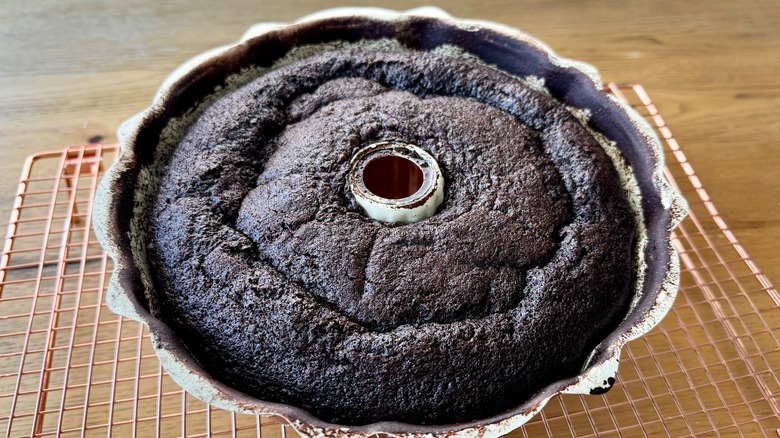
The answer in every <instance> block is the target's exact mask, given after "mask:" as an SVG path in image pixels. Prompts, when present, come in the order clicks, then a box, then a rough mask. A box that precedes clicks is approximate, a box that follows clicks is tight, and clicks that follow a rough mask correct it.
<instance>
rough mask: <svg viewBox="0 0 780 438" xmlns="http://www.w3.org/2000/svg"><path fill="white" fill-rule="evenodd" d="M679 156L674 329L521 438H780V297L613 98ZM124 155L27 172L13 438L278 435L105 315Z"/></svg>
mask: <svg viewBox="0 0 780 438" xmlns="http://www.w3.org/2000/svg"><path fill="white" fill-rule="evenodd" d="M605 89H606V90H608V91H609V92H611V93H613V94H614V95H615V96H617V97H618V98H620V99H622V100H624V101H626V102H628V103H630V104H631V105H632V106H633V107H634V108H635V109H637V110H638V111H640V112H641V113H642V114H643V115H644V116H645V117H646V118H647V119H648V120H649V121H650V122H651V123H652V124H653V125H654V126H655V127H656V128H657V130H658V133H659V134H660V136H661V138H662V139H663V140H664V142H665V145H666V148H665V149H666V151H665V152H666V158H667V168H666V169H665V171H666V175H667V177H668V178H669V179H670V180H671V181H672V182H673V184H674V185H675V186H676V187H677V188H678V189H679V190H680V191H681V192H682V193H683V195H684V196H685V197H686V198H687V199H688V200H689V202H690V204H691V213H690V215H689V217H688V218H687V219H686V220H685V221H684V222H683V223H682V225H681V226H680V227H679V229H678V230H677V232H676V233H675V240H674V242H675V245H676V246H677V248H678V250H679V251H680V257H681V261H682V265H683V272H682V278H681V288H680V293H679V295H678V298H677V301H676V302H675V304H674V307H673V308H672V310H671V311H670V313H669V315H668V316H667V317H666V318H665V319H664V320H663V322H662V323H661V325H660V326H659V327H657V328H656V329H654V330H653V331H652V332H650V333H649V334H647V335H646V336H644V337H643V338H641V339H639V340H636V341H634V342H631V343H630V344H628V346H627V348H625V349H624V351H623V354H622V357H621V366H620V371H619V377H618V382H617V384H616V385H615V387H613V389H612V390H611V391H609V392H608V393H607V394H605V395H603V396H578V395H563V396H559V397H556V398H554V399H553V400H552V401H551V402H550V403H549V404H548V406H547V407H546V408H545V409H544V410H543V411H542V412H541V414H540V415H538V416H537V417H535V418H534V419H533V420H532V421H530V422H529V423H528V424H526V425H525V426H524V427H522V428H521V429H519V430H517V431H516V432H513V433H512V436H517V437H519V436H524V437H527V436H544V435H547V436H637V435H645V436H674V437H683V436H697V437H698V436H708V435H711V436H721V435H726V436H761V435H763V436H780V420H779V419H778V418H780V381H779V380H778V375H777V374H778V368H780V342H778V338H780V315H779V313H780V312H778V307H780V294H778V292H777V290H776V289H774V288H773V287H772V285H771V284H770V282H769V281H768V280H767V279H766V277H764V276H763V275H762V274H761V272H760V270H759V269H758V267H757V266H756V265H755V263H753V261H752V260H751V259H750V257H749V256H748V254H747V253H746V252H745V250H744V248H742V246H740V244H739V243H738V241H737V239H736V238H735V236H734V235H733V233H732V232H731V231H730V230H729V228H728V227H727V226H726V224H725V222H724V221H723V219H722V218H721V217H720V215H719V214H718V212H717V210H716V209H715V206H714V204H713V203H712V201H711V200H710V198H709V196H708V195H707V192H706V191H705V190H704V188H703V186H702V184H701V182H700V181H699V178H698V177H697V176H696V174H695V172H694V171H693V168H692V167H691V165H690V163H689V162H688V161H687V159H686V157H685V154H684V153H683V151H682V149H681V148H680V146H679V145H678V144H677V142H676V141H675V139H674V137H673V136H672V134H671V131H670V130H669V128H668V127H667V126H666V124H665V122H664V120H663V118H662V117H661V115H660V114H659V113H658V111H657V109H656V107H655V106H654V105H653V103H652V101H651V100H650V98H649V96H648V95H647V93H646V92H645V90H644V89H643V88H642V87H641V86H640V85H636V84H615V83H610V84H607V85H606V87H605ZM117 153H118V149H117V146H116V145H86V146H78V147H70V148H66V149H61V150H54V151H48V152H41V153H38V154H35V155H32V156H31V157H29V158H28V159H27V161H26V163H25V165H24V169H23V172H22V175H21V178H20V181H19V187H18V191H17V196H16V199H15V202H14V206H13V210H12V213H11V219H10V222H9V224H8V233H7V234H6V237H5V243H4V247H3V252H2V258H0V415H2V416H0V431H3V430H4V431H5V436H6V437H26V436H36V437H45V436H97V435H109V436H143V437H146V436H188V437H202V436H206V437H210V436H232V437H238V436H271V437H278V436H281V437H286V436H287V435H288V434H290V435H294V434H295V432H294V431H293V430H292V429H291V428H290V427H289V426H286V425H283V424H280V423H278V422H277V421H276V420H272V419H265V418H260V417H256V416H249V415H240V414H233V413H229V412H225V411H221V410H218V409H215V408H211V407H209V406H207V405H205V404H203V403H202V402H200V401H198V400H196V399H195V398H193V397H191V396H190V395H188V394H186V393H185V392H183V391H182V390H181V389H180V388H179V387H178V386H177V385H176V384H175V383H174V382H173V381H172V380H171V379H170V378H169V377H168V376H167V374H166V373H165V371H164V370H163V369H162V368H161V366H160V364H159V362H158V361H157V358H156V356H155V354H154V352H153V350H152V347H151V344H150V342H149V339H148V333H147V330H146V329H145V328H144V327H143V326H142V325H140V324H138V323H137V322H135V321H132V320H128V319H124V318H120V317H118V316H116V315H114V314H113V313H111V312H110V311H108V309H107V308H106V307H105V302H104V292H105V288H106V285H107V280H108V278H109V276H110V274H111V269H112V263H111V261H110V259H108V258H107V256H106V254H105V253H104V252H103V251H102V250H101V248H100V245H99V244H98V243H97V241H96V240H95V238H94V235H93V234H92V232H91V222H90V216H89V212H90V211H91V208H92V199H93V196H94V193H95V188H96V186H97V183H98V180H99V178H100V176H101V175H102V173H103V171H104V165H103V163H109V162H111V161H112V160H113V159H114V157H115V156H116V154H117Z"/></svg>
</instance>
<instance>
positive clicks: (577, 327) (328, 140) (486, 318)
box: [147, 50, 634, 424]
mask: <svg viewBox="0 0 780 438" xmlns="http://www.w3.org/2000/svg"><path fill="white" fill-rule="evenodd" d="M393 139H394V140H399V141H405V142H409V143H413V144H417V145H419V146H420V147H423V148H424V149H426V150H427V151H429V152H430V153H431V154H432V155H434V157H435V158H436V159H437V161H438V162H439V164H440V166H441V168H442V171H443V172H444V174H445V179H446V181H447V193H446V194H445V200H444V203H443V204H442V206H441V207H440V208H439V211H438V213H437V214H435V215H434V216H433V217H431V218H429V219H426V220H424V221H421V222H418V223H415V224H407V225H391V224H386V223H381V222H377V221H373V220H371V219H369V218H367V217H365V216H364V215H362V214H361V212H360V210H359V208H357V206H356V205H355V202H354V199H351V195H350V193H349V191H348V190H347V189H346V186H345V184H344V181H345V179H346V178H345V175H346V172H347V170H348V163H349V158H350V157H351V155H352V153H354V152H355V151H357V150H359V149H360V148H361V147H363V146H365V145H367V144H369V143H371V142H374V141H379V140H393ZM149 225H150V226H149V229H148V234H147V250H148V257H149V261H150V265H151V269H152V271H153V274H154V275H153V278H155V281H156V282H157V284H156V285H155V286H156V289H157V290H158V295H159V297H158V298H159V300H160V301H159V305H160V309H159V313H160V316H161V318H162V319H163V320H164V321H165V322H167V323H168V324H170V325H171V326H172V327H173V328H174V330H176V332H177V333H178V334H179V335H180V336H181V337H182V340H183V341H184V342H185V344H186V345H187V346H188V348H189V349H190V350H191V351H192V353H193V355H194V356H195V357H196V358H197V360H198V361H199V363H200V365H201V366H202V367H204V368H205V369H206V370H208V371H209V372H210V373H211V374H212V375H214V376H216V377H218V378H219V379H221V380H223V381H224V382H226V383H228V384H229V385H231V386H234V387H237V388H241V389H242V390H243V391H244V392H247V393H249V394H252V395H254V396H257V397H258V398H262V399H264V400H269V401H278V402H284V403H288V404H293V405H296V406H300V407H303V408H305V409H307V410H309V411H310V412H312V413H314V414H315V415H317V416H318V417H320V418H322V419H325V420H326V421H330V422H334V423H342V424H365V423H370V422H375V421H380V420H395V421H404V422H410V423H418V424H447V423H455V422H463V421H469V420H474V419H478V418H484V417H486V416H489V415H493V414H497V413H499V412H501V411H503V410H505V409H508V408H510V407H513V406H516V405H517V404H518V403H520V402H522V401H523V400H526V399H528V397H530V396H531V395H532V394H533V393H534V392H536V391H537V390H539V389H541V388H542V387H544V386H546V385H548V384H550V383H551V382H553V381H556V380H558V379H561V378H565V377H568V376H571V375H574V374H576V373H577V372H578V371H579V370H580V369H581V368H582V366H583V365H584V363H585V360H586V358H587V356H588V354H589V353H590V352H591V351H592V350H593V348H594V347H595V345H596V344H597V343H598V342H599V341H600V340H601V339H603V337H604V336H605V334H606V333H609V332H610V331H611V330H613V329H614V328H615V326H616V325H617V324H618V323H619V322H620V320H621V319H622V317H623V316H624V315H625V311H626V307H627V305H628V301H629V299H630V297H631V295H632V287H631V286H632V272H633V263H634V261H633V255H632V253H633V238H634V223H633V219H632V215H631V211H630V209H629V207H628V204H627V201H626V199H625V195H624V193H623V191H622V189H621V186H620V181H619V178H618V176H617V174H616V172H615V169H614V168H613V165H612V162H611V160H610V159H609V157H608V156H607V155H606V153H605V152H604V150H603V149H602V148H601V146H600V145H599V144H598V142H597V141H596V140H595V139H594V138H593V137H592V135H591V134H590V133H589V132H588V130H587V129H585V128H584V127H583V126H582V125H581V123H580V122H579V121H578V120H577V119H576V118H575V117H574V116H573V115H572V114H571V113H570V112H569V111H568V110H567V109H566V108H564V106H563V105H562V104H560V103H558V102H557V101H555V100H553V99H552V98H550V97H549V96H546V95H545V94H543V93H540V92H538V91H535V90H534V89H533V88H532V87H529V86H528V85H527V84H526V83H524V82H523V81H521V80H519V79H517V78H515V77H512V76H509V75H507V74H505V73H502V72H500V71H498V70H495V69H492V68H490V67H488V66H485V65H483V64H480V63H477V62H475V61H471V60H467V59H458V58H453V57H445V56H441V55H436V54H433V53H428V52H420V51H409V52H403V53H389V52H365V51H352V50H340V51H333V52H329V53H325V54H322V55H318V56H315V57H311V58H307V59H306V60H305V61H303V62H298V63H293V64H291V65H289V66H286V67H282V68H280V69H277V70H275V71H272V72H270V73H268V74H266V75H263V76H261V77H259V78H258V79H256V80H255V81H253V82H251V83H249V84H247V85H245V86H244V87H241V88H239V89H238V90H236V91H233V92H231V93H229V94H227V95H226V96H224V97H223V98H221V99H220V100H219V101H217V102H216V103H215V104H213V105H212V106H211V107H209V108H208V109H207V110H206V112H205V113H204V114H203V115H202V116H201V117H200V118H199V120H198V121H197V122H196V123H195V124H193V125H192V127H191V128H190V129H189V131H188V133H187V134H186V135H185V137H184V138H183V140H182V141H181V142H180V143H179V145H178V146H177V147H176V148H175V150H174V151H173V154H172V156H171V158H170V161H169V162H168V165H167V167H166V171H165V173H164V174H163V177H162V178H161V181H160V185H159V189H158V191H157V194H156V196H155V199H154V204H153V208H152V212H151V214H150V222H149ZM573 333H576V334H577V336H572V334H573Z"/></svg>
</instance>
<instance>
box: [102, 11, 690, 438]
mask: <svg viewBox="0 0 780 438" xmlns="http://www.w3.org/2000/svg"><path fill="white" fill-rule="evenodd" d="M382 39H385V40H387V39H389V40H397V42H399V43H400V44H401V45H403V46H406V47H408V48H412V49H422V50H426V49H431V48H434V47H437V46H440V45H442V44H448V45H454V46H457V47H459V49H460V50H462V51H464V52H466V53H468V54H470V55H474V56H476V57H477V58H479V59H481V60H482V62H484V63H486V64H490V65H493V66H494V67H496V68H498V69H501V70H504V71H506V72H508V73H510V74H512V75H515V76H518V77H528V76H533V77H536V78H539V79H541V80H543V81H544V84H545V86H546V87H547V90H548V91H549V93H550V94H552V95H553V96H554V97H555V98H557V99H558V100H560V101H562V102H563V103H565V104H566V105H568V106H570V107H573V108H577V109H580V110H586V111H580V114H586V117H588V119H587V121H586V123H588V126H589V128H592V129H593V130H594V131H598V132H601V133H603V134H605V135H606V137H607V138H609V139H610V140H612V141H614V142H615V143H614V144H616V145H617V149H618V150H619V151H620V155H621V156H622V157H623V160H624V161H625V163H626V164H627V166H622V167H621V166H617V168H618V171H619V172H620V173H621V175H622V177H623V179H624V180H625V181H629V182H630V184H628V185H629V186H630V187H627V191H628V192H629V193H630V194H629V197H630V199H631V201H632V202H633V204H634V206H635V210H636V212H635V214H636V215H637V217H638V218H639V219H640V221H639V223H640V225H639V228H640V235H639V237H640V239H639V241H640V244H638V245H637V260H638V262H637V263H638V265H637V267H636V269H637V284H636V290H637V296H636V297H635V298H634V301H633V303H632V308H631V310H630V311H629V314H628V316H627V317H626V318H625V319H624V320H623V322H622V323H621V324H620V325H619V326H618V327H617V328H616V329H615V330H614V331H613V332H612V333H611V334H610V335H609V336H607V337H606V338H605V339H604V340H603V342H601V343H600V344H599V345H598V346H597V347H596V349H595V350H594V351H593V353H592V355H591V356H590V358H589V360H588V362H587V364H586V365H585V366H584V367H583V369H582V371H581V372H580V374H578V375H576V376H571V377H570V378H567V379H564V380H560V381H556V382H554V383H552V384H550V385H548V386H547V387H545V388H543V389H542V390H540V391H539V392H538V393H537V394H535V395H534V396H533V397H532V398H530V399H529V400H527V401H525V402H524V403H522V404H520V405H519V406H516V407H515V408H513V409H510V410H508V411H506V412H502V413H500V414H498V415H495V416H493V417H490V418H484V419H481V420H478V421H474V422H468V423H459V424H448V425H435V426H431V425H415V424H407V423H399V422H380V423H374V424H368V425H363V426H342V425H337V424H330V423H327V422H324V421H322V420H320V419H318V418H316V417H315V416H313V415H312V414H310V413H309V412H307V411H305V410H303V409H301V408H297V407H294V406H289V405H286V404H280V403H270V402H267V401H263V400H260V399H257V398H254V397H252V396H249V395H247V394H244V393H242V392H241V391H239V390H237V389H235V388H231V387H229V386H227V385H225V384H223V383H221V382H220V381H218V380H216V379H215V378H214V377H212V376H211V375H209V374H208V373H207V372H205V371H204V370H203V369H202V368H201V367H200V366H199V365H198V363H197V362H196V360H195V359H194V358H193V357H192V355H191V354H190V352H189V350H188V349H187V348H186V347H185V345H184V344H183V343H182V342H181V341H180V340H179V338H178V337H177V335H176V333H174V332H173V330H172V329H171V328H169V327H168V326H167V325H166V324H165V323H164V322H162V321H160V320H159V319H157V318H155V317H154V316H153V315H152V313H151V312H150V310H149V309H150V308H152V307H153V306H154V291H153V287H152V282H151V281H150V280H149V268H148V263H147V261H146V256H145V243H144V240H143V239H144V233H143V231H142V229H139V224H142V221H141V220H139V218H141V217H143V215H144V213H145V212H144V207H143V196H145V195H146V196H148V194H149V193H150V192H152V191H153V188H154V185H155V181H154V172H153V168H154V164H155V163H156V162H157V161H156V160H158V158H159V157H160V155H164V151H165V149H166V147H167V148H169V147H170V146H172V145H175V144H176V142H177V139H178V138H180V136H181V135H182V133H183V131H184V130H185V129H186V127H187V126H188V123H189V122H190V121H191V120H192V119H193V118H194V117H195V116H196V115H197V114H198V111H197V109H196V108H203V107H204V106H207V105H208V104H210V103H211V102H213V101H214V100H215V99H216V97H218V96H220V95H223V94H224V93H225V92H227V91H229V90H232V89H235V88H236V87H237V86H239V85H241V84H243V83H246V82H247V81H248V80H249V79H251V78H253V77H256V76H257V75H259V74H262V73H263V72H265V71H267V70H268V69H269V67H272V66H274V62H275V61H277V60H279V59H281V58H282V57H284V56H285V55H286V54H288V53H291V52H290V51H291V50H292V49H295V47H300V46H304V47H303V48H302V49H300V50H297V51H296V50H293V51H294V52H296V56H297V58H298V59H300V58H302V57H305V56H307V54H308V55H312V54H315V53H316V52H317V51H318V50H319V51H322V50H325V49H327V48H328V47H333V45H334V43H335V44H338V42H344V41H347V42H352V43H354V42H358V43H359V42H365V41H368V42H370V41H379V40H382ZM601 85H602V84H601V80H600V78H599V76H598V73H597V71H596V69H595V68H593V67H592V66H590V65H587V64H583V63H580V62H576V61H571V60H567V59H563V58H560V57H558V56H557V55H555V53H553V52H552V51H551V50H550V49H549V48H548V47H546V46H545V45H544V44H542V43H540V42H539V41H537V40H535V39H533V38H532V37H530V36H528V35H526V34H524V33H521V32H519V31H517V30H515V29H512V28H508V27H505V26H501V25H498V24H495V23H490V22H484V21H474V20H460V19H454V18H452V17H451V16H449V15H448V14H446V13H445V12H443V11H441V10H439V9H437V8H431V7H425V8H419V9H414V10H410V11H406V12H395V11H389V10H384V9H375V8H340V9H331V10H326V11H322V12H320V13H317V14H314V15H310V16H308V17H305V18H303V19H301V20H299V21H297V22H295V23H293V24H277V23H264V24H259V25H256V26H254V27H252V28H251V29H250V30H249V31H248V32H247V33H246V34H245V35H244V37H243V38H242V39H241V40H240V41H239V42H237V43H235V44H231V45H228V46H224V47H220V48H217V49H214V50H211V51H209V52H206V53H204V54H202V55H200V56H198V57H196V58H194V59H192V60H190V61H188V62H187V63H185V64H184V65H182V66H181V67H179V68H178V69H177V70H176V71H175V72H174V73H172V74H171V76H170V77H169V78H168V79H167V80H166V81H165V83H164V84H163V85H162V87H161V88H160V90H159V92H158V93H157V95H156V96H155V98H154V101H153V103H152V105H151V106H150V107H149V108H148V109H147V110H146V111H144V112H142V113H140V114H138V115H136V116H135V117H133V118H131V119H130V120H128V121H126V122H125V123H124V124H123V125H122V126H121V127H120V128H119V130H118V136H119V139H120V142H121V145H122V149H121V156H120V158H119V160H118V161H117V162H116V163H115V164H114V165H113V166H112V167H111V169H110V170H109V171H108V174H107V175H106V177H105V178H104V179H103V181H102V182H101V184H100V187H99V190H98V193H97V196H96V199H95V207H94V211H93V216H94V226H95V230H96V232H97V236H98V239H99V240H100V242H101V244H102V245H103V247H104V248H105V250H106V252H107V253H108V254H109V255H110V256H111V258H112V259H113V260H114V262H115V268H114V273H113V275H112V277H111V282H110V284H109V287H108V291H107V301H108V305H109V307H110V309H111V310H113V311H114V312H116V313H118V314H120V315H122V316H125V317H128V318H131V319H133V320H136V321H139V322H141V323H143V324H145V325H146V326H148V327H149V332H150V335H151V340H152V344H153V346H154V349H155V351H156V352H157V355H158V357H159V359H160V361H161V362H162V365H163V367H164V368H165V370H166V371H167V372H168V373H169V375H170V376H171V377H172V378H173V379H174V380H175V381H176V382H177V383H178V384H179V385H181V386H182V387H183V388H184V389H185V390H186V391H187V392H189V393H190V394H192V395H194V396H195V397H197V398H199V399H200V400H203V401H204V402H206V403H209V404H211V405H212V406H215V407H218V408H222V409H227V410H230V411H235V412H241V413H246V414H260V415H267V416H276V417H281V418H283V419H284V420H285V421H287V422H289V423H290V424H291V425H292V427H294V428H295V429H296V430H297V431H298V432H300V433H301V434H303V435H306V436H336V435H338V436H368V435H373V434H377V433H384V434H387V435H391V436H409V437H411V436H423V435H426V436H430V435H432V434H441V435H448V436H459V437H460V436H463V437H465V436H498V435H503V434H506V433H508V432H510V431H511V430H513V429H515V428H517V427H519V426H521V425H522V424H523V423H525V422H526V421H528V420H529V419H530V418H531V417H533V416H534V415H535V414H536V413H538V412H539V411H540V410H541V409H542V408H543V407H544V405H545V404H546V403H547V401H548V400H549V399H550V398H551V397H553V396H555V395H556V394H560V393H571V394H600V393H603V392H605V391H606V390H608V389H609V388H610V387H611V386H612V384H613V383H614V381H615V380H614V379H615V377H616V373H617V368H618V359H619V357H620V350H621V348H622V347H623V345H624V344H625V343H626V342H628V341H630V340H632V339H635V338H637V337H639V336H641V335H642V334H644V333H646V332H648V331H649V330H650V329H652V328H653V327H654V326H655V325H657V324H658V323H659V322H660V321H661V319H662V318H663V316H664V315H665V314H666V313H667V311H668V310H669V308H670V307H671V305H672V302H673V301H674V298H675V295H676V294H677V289H678V284H679V261H678V257H677V253H676V251H675V249H674V247H673V246H672V242H671V233H672V230H673V229H674V228H675V227H676V226H677V225H678V224H679V223H680V221H681V220H682V219H683V218H684V217H685V215H686V213H687V204H686V202H685V200H684V199H683V198H682V197H681V196H680V194H679V193H677V192H676V191H675V190H674V189H672V187H671V186H670V185H669V183H668V181H667V180H666V179H665V177H664V176H663V151H662V148H661V144H660V142H659V141H658V139H657V137H656V136H655V134H654V132H653V130H652V128H651V127H650V126H649V125H648V124H647V122H645V121H644V119H642V117H641V116H639V115H638V114H637V113H635V112H634V111H633V110H632V109H631V108H629V107H628V106H626V105H624V104H621V103H620V102H618V101H617V100H616V99H615V98H613V97H612V96H610V95H607V94H606V93H604V92H603V91H602V90H601Z"/></svg>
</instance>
